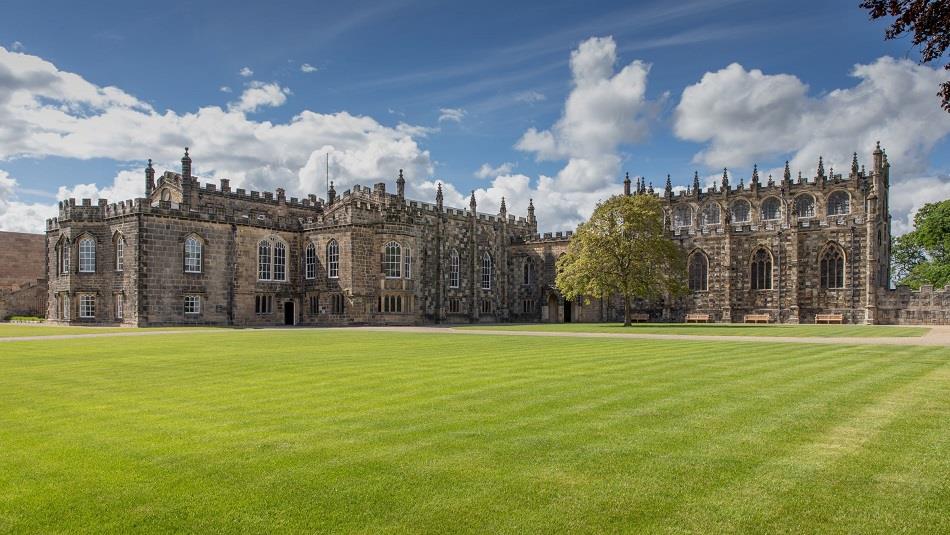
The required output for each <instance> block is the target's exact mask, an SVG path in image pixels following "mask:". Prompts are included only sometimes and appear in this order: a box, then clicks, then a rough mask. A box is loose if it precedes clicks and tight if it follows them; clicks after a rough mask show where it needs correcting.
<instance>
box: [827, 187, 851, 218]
mask: <svg viewBox="0 0 950 535" xmlns="http://www.w3.org/2000/svg"><path fill="white" fill-rule="evenodd" d="M850 212H851V196H850V195H848V192H847V191H842V190H838V191H836V192H834V193H832V194H831V195H829V196H828V215H845V214H848V213H850Z"/></svg>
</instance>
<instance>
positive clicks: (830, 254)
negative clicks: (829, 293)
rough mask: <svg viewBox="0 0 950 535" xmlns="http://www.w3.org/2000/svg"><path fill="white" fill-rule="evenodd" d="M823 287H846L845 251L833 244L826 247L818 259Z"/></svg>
mask: <svg viewBox="0 0 950 535" xmlns="http://www.w3.org/2000/svg"><path fill="white" fill-rule="evenodd" d="M818 264H819V270H820V272H821V287H822V288H826V289H827V288H832V289H834V288H844V253H843V252H842V251H841V248H840V247H838V246H836V245H832V246H829V247H828V248H827V249H825V252H824V253H822V255H821V259H820V260H819V261H818Z"/></svg>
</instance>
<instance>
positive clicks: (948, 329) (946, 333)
mask: <svg viewBox="0 0 950 535" xmlns="http://www.w3.org/2000/svg"><path fill="white" fill-rule="evenodd" d="M928 327H930V331H929V332H928V333H927V334H925V335H923V336H920V337H912V336H905V337H893V338H846V337H838V338H834V337H796V336H715V335H693V334H647V333H581V332H570V333H567V332H546V331H508V330H497V331H496V330H491V329H458V328H455V327H442V326H432V327H313V328H312V329H314V330H330V331H352V330H362V331H371V332H394V333H401V332H402V333H429V334H458V335H488V336H568V337H576V338H630V339H644V340H693V341H704V342H772V343H776V342H788V343H797V344H836V345H861V344H865V345H866V344H873V345H894V346H945V347H950V325H934V326H928ZM299 329H306V327H283V328H280V327H277V328H264V329H247V330H267V331H286V330H299ZM219 332H221V331H218V330H213V329H211V330H194V331H189V330H185V331H129V332H127V333H122V332H110V333H89V334H57V335H51V336H20V337H7V338H0V342H25V341H31V340H69V339H73V338H110V337H124V336H157V335H165V334H201V333H219Z"/></svg>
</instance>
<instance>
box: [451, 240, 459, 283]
mask: <svg viewBox="0 0 950 535" xmlns="http://www.w3.org/2000/svg"><path fill="white" fill-rule="evenodd" d="M460 271H461V270H460V262H459V252H458V251H456V250H455V249H452V254H451V256H450V257H449V288H458V287H459V272H460Z"/></svg>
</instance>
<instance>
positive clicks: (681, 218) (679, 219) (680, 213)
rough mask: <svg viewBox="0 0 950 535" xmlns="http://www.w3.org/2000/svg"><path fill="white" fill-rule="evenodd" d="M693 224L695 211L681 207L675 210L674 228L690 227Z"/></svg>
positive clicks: (685, 206) (684, 206)
mask: <svg viewBox="0 0 950 535" xmlns="http://www.w3.org/2000/svg"><path fill="white" fill-rule="evenodd" d="M692 224H693V209H692V208H690V207H689V206H687V205H680V206H677V207H676V208H674V209H673V228H682V227H688V226H690V225H692Z"/></svg>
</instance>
